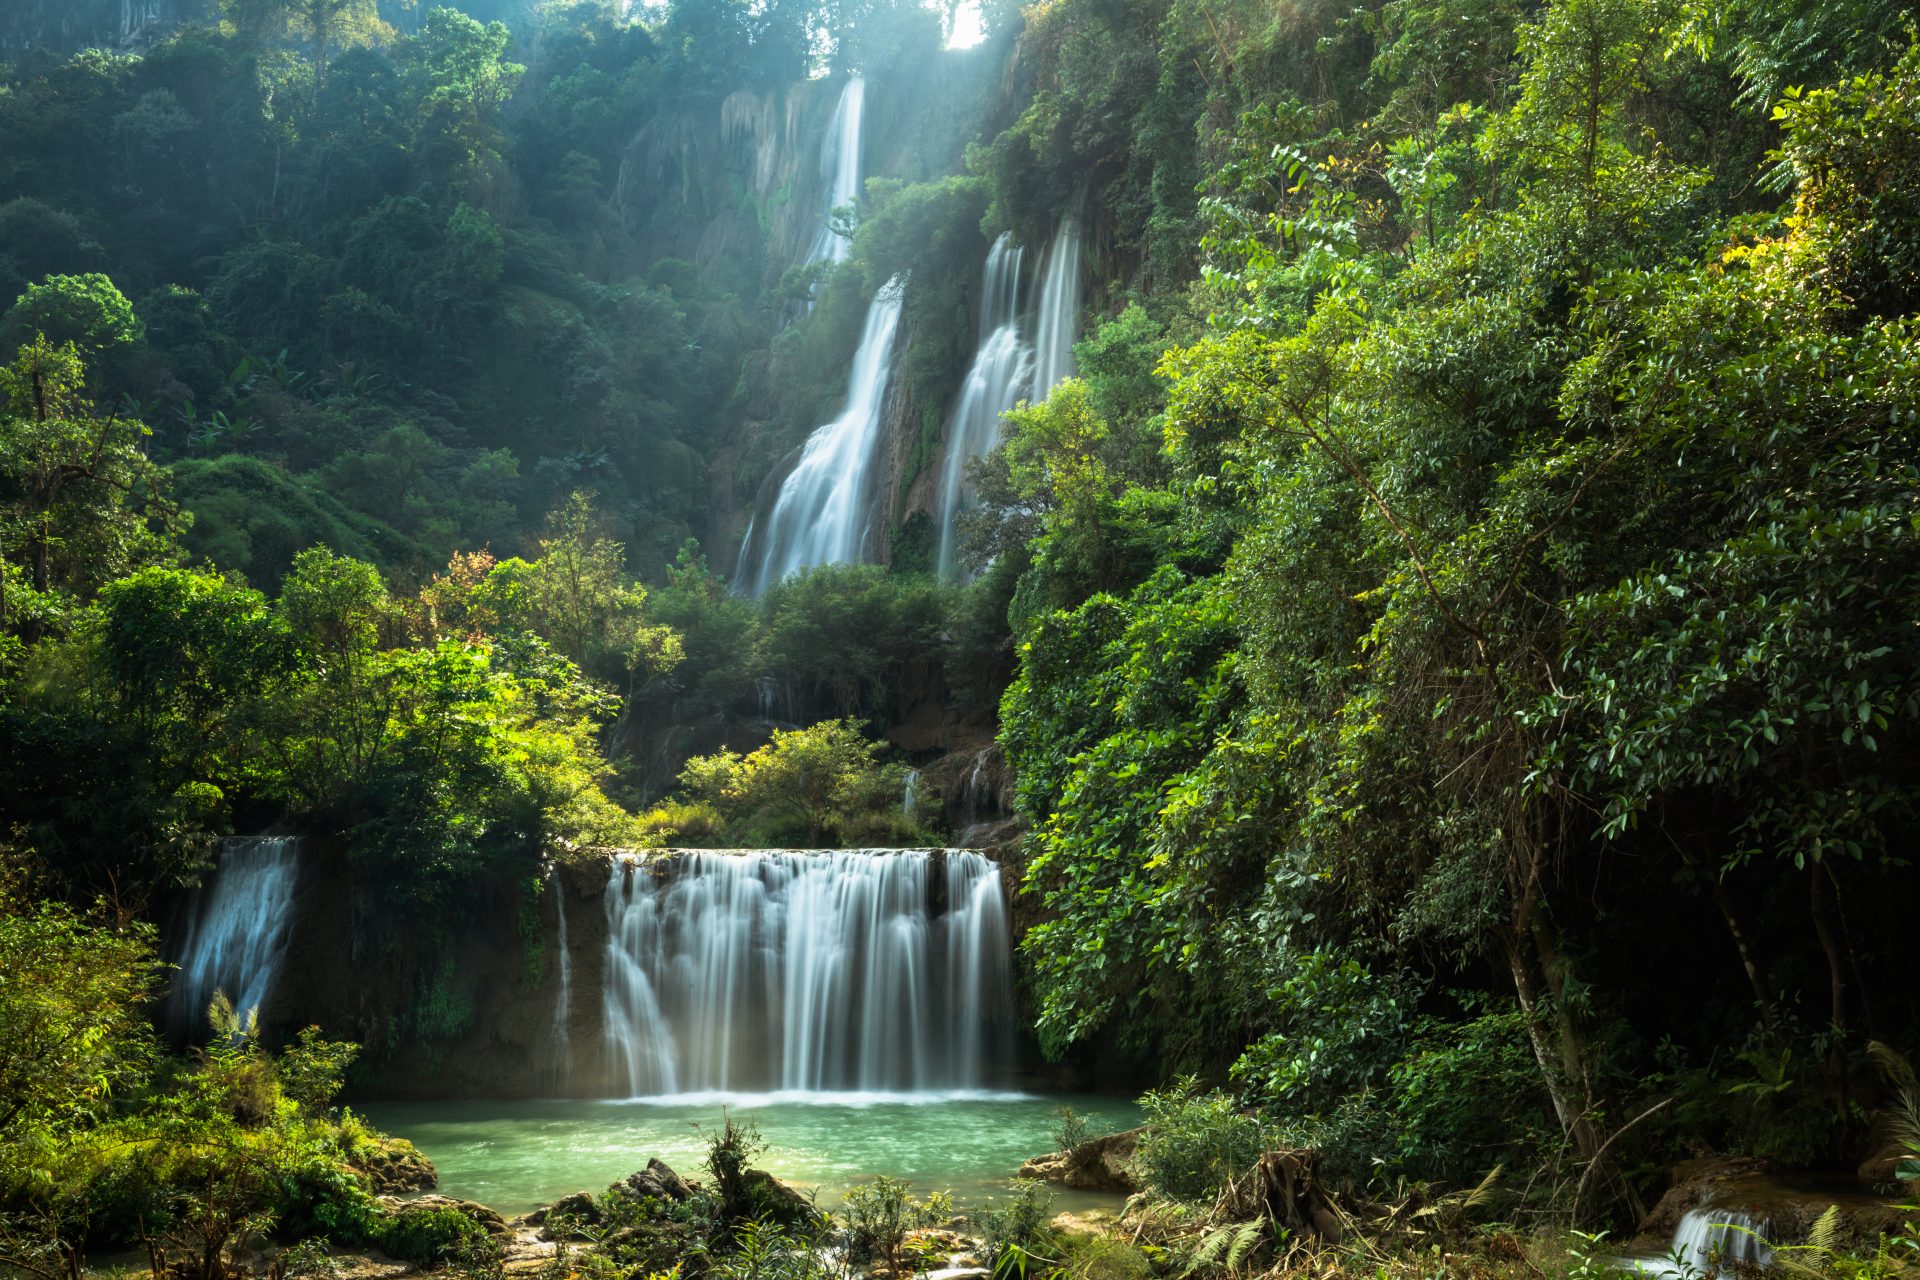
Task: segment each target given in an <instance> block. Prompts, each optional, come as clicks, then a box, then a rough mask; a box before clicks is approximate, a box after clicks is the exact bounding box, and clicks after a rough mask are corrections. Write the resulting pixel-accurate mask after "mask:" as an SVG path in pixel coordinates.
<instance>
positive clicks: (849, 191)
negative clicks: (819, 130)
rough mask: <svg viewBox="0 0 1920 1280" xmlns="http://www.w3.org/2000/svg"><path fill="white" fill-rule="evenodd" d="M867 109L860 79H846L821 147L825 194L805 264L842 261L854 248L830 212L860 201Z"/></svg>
mask: <svg viewBox="0 0 1920 1280" xmlns="http://www.w3.org/2000/svg"><path fill="white" fill-rule="evenodd" d="M866 107H867V82H866V81H865V80H863V79H862V78H860V77H859V76H849V77H847V83H846V84H845V85H843V86H842V87H841V89H840V101H839V102H838V103H836V104H835V105H834V108H833V119H832V120H831V121H829V122H828V124H827V133H826V137H825V139H824V140H823V141H822V142H821V145H820V185H821V188H822V189H823V190H824V191H825V192H826V203H825V205H824V206H823V207H822V209H821V210H820V230H819V231H818V232H816V233H815V235H814V239H813V248H812V249H811V251H809V252H808V254H807V263H808V265H811V264H813V263H816V262H844V261H846V257H847V254H848V253H849V252H850V251H851V250H852V248H853V245H852V243H851V242H850V241H849V240H848V239H847V238H846V237H845V236H843V235H840V234H839V233H837V232H836V231H834V229H833V211H834V210H835V209H840V208H844V207H846V206H847V205H850V204H853V203H854V202H855V201H857V200H859V198H860V129H861V125H862V123H863V122H864V119H865V116H866Z"/></svg>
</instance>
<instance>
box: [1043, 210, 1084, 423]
mask: <svg viewBox="0 0 1920 1280" xmlns="http://www.w3.org/2000/svg"><path fill="white" fill-rule="evenodd" d="M1079 323H1080V224H1079V223H1077V222H1076V221H1074V220H1073V219H1072V218H1071V217H1069V218H1066V219H1063V220H1062V221H1061V223H1060V230H1059V231H1057V232H1056V233H1055V234H1054V237H1053V246H1052V247H1051V248H1050V249H1048V250H1047V263H1046V274H1045V276H1044V278H1043V279H1042V281H1041V284H1040V316H1039V320H1038V328H1037V329H1036V331H1035V335H1034V344H1033V345H1034V349H1035V357H1034V380H1033V398H1034V399H1035V400H1044V399H1046V398H1047V393H1048V392H1050V391H1052V390H1053V389H1054V387H1056V386H1058V385H1059V383H1060V380H1061V379H1063V378H1071V377H1072V376H1073V373H1074V365H1073V340H1074V338H1075V337H1076V336H1077V334H1078V326H1079Z"/></svg>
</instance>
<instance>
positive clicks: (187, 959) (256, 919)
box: [169, 836, 300, 1038]
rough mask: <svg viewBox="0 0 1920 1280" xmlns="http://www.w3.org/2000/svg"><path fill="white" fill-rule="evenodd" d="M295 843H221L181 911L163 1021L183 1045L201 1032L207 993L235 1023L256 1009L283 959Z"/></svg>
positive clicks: (268, 839) (295, 872)
mask: <svg viewBox="0 0 1920 1280" xmlns="http://www.w3.org/2000/svg"><path fill="white" fill-rule="evenodd" d="M298 848H299V842H298V841H297V840H295V839H293V838H292V837H289V836H262V837H256V838H251V839H233V840H228V841H227V842H226V844H225V846H224V847H223V848H222V849H221V852H220V865H219V868H218V869H217V870H216V871H215V872H214V875H213V879H212V881H211V883H210V884H209V885H207V887H206V888H204V889H202V890H201V891H200V893H199V894H198V895H196V897H195V900H194V901H193V902H192V903H191V904H190V905H189V908H188V910H189V911H190V912H191V919H190V923H189V924H188V926H187V930H186V935H185V938H184V940H183V941H182V944H181V947H180V961H179V963H180V971H179V973H178V974H177V975H176V976H175V978H174V983H173V994H172V997H171V999H170V1002H169V1016H170V1018H171V1019H172V1022H173V1025H174V1027H175V1029H176V1030H177V1031H178V1032H180V1033H181V1034H182V1035H183V1036H185V1037H187V1038H193V1037H195V1036H198V1035H199V1034H201V1033H203V1032H205V1031H206V1029H207V1028H206V1025H205V1021H206V1016H207V1006H208V1004H209V1003H211V1002H212V1000H213V995H214V992H216V991H220V992H224V993H226V995H227V998H228V999H230V1000H231V1001H233V1007H234V1010H235V1011H236V1012H238V1013H239V1014H240V1015H241V1017H242V1018H244V1017H245V1016H246V1015H247V1014H248V1013H249V1012H250V1011H252V1010H256V1009H258V1008H259V1007H260V1005H261V1004H262V1002H264V1001H265V1000H266V998H267V994H268V993H269V992H270V991H271V990H272V988H273V980H274V977H275V976H276V974H277V973H278V971H279V968H280V961H281V959H282V957H284V955H285V954H286V948H287V926H288V925H289V923H290V922H291V921H292V918H293V894H294V888H295V885H296V884H297V882H298V881H299V878H300V876H299V872H300V864H299V860H298V857H297V854H298Z"/></svg>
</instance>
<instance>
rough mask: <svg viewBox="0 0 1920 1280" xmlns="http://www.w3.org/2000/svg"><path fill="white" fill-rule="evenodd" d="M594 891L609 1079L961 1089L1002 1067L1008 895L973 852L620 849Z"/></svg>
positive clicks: (712, 1088)
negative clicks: (602, 888)
mask: <svg viewBox="0 0 1920 1280" xmlns="http://www.w3.org/2000/svg"><path fill="white" fill-rule="evenodd" d="M936 862H940V863H943V864H944V870H945V883H944V885H943V886H942V887H943V888H944V889H945V898H946V906H947V909H946V910H945V911H944V912H942V913H940V914H935V907H936V901H935V896H934V894H933V888H934V886H933V884H932V881H931V877H932V875H933V871H934V867H935V865H936ZM606 903H607V925H608V935H607V963H606V974H607V986H606V994H605V1013H606V1053H607V1064H608V1068H609V1071H610V1073H611V1087H612V1088H613V1089H614V1090H615V1091H616V1092H620V1093H624V1094H626V1095H628V1096H630V1097H635V1098H655V1099H657V1098H661V1097H678V1098H685V1097H687V1096H690V1095H692V1096H697V1095H713V1096H715V1097H718V1096H723V1095H724V1096H729V1097H733V1096H740V1095H749V1094H760V1095H774V1096H778V1097H782V1098H800V1097H809V1096H813V1095H817V1094H822V1093H828V1092H831V1093H836V1094H841V1093H854V1094H862V1095H870V1096H873V1097H889V1096H893V1095H898V1094H909V1093H922V1092H926V1091H932V1090H946V1091H966V1092H968V1093H971V1092H973V1091H979V1090H982V1089H984V1088H986V1087H987V1086H989V1085H990V1084H991V1083H992V1082H993V1080H994V1079H995V1077H996V1076H997V1075H998V1073H999V1069H1000V1068H1001V1067H1002V1066H1003V1065H1004V1060H1005V1051H1006V1048H1007V1046H1008V1043H1009V1032H1010V1028H1011V1025H1012V993H1011V992H1012V989H1011V983H1010V976H1009V973H1008V959H1007V958H1008V951H1009V945H1010V942H1009V935H1008V930H1007V914H1006V900H1005V896H1004V893H1003V891H1002V889H1001V885H1000V875H999V868H998V867H997V866H996V865H995V864H993V863H991V862H989V861H988V860H987V859H986V858H984V857H982V856H981V855H980V854H978V853H975V852H972V851H970V850H947V851H945V852H944V853H942V854H938V855H936V854H935V853H934V852H932V851H928V850H906V851H887V850H867V851H858V852H856V851H842V852H822V853H795V852H762V853H717V852H709V851H704V850H696V851H687V852H682V853H678V854H675V855H673V856H671V857H666V858H656V859H652V860H647V859H642V858H639V857H636V856H632V855H622V856H621V857H619V858H618V859H616V860H615V862H614V864H613V869H612V873H611V878H610V880H609V882H608V885H607V895H606ZM956 1096H958V1095H956Z"/></svg>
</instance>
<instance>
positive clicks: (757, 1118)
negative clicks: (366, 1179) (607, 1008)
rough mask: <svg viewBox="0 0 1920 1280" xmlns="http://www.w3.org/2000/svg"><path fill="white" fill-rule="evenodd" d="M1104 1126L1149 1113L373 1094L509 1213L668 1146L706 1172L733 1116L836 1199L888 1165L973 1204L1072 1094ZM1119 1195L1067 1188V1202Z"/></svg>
mask: <svg viewBox="0 0 1920 1280" xmlns="http://www.w3.org/2000/svg"><path fill="white" fill-rule="evenodd" d="M1063 1103H1065V1104H1067V1105H1070V1106H1072V1107H1073V1108H1074V1109H1075V1110H1077V1111H1080V1112H1081V1113H1083V1114H1086V1115H1090V1116H1091V1117H1092V1118H1093V1119H1092V1128H1093V1131H1094V1132H1096V1133H1105V1132H1110V1131H1113V1130H1117V1129H1126V1128H1131V1127H1133V1126H1134V1125H1136V1124H1138V1123H1140V1111H1139V1108H1138V1107H1136V1106H1134V1105H1133V1104H1132V1103H1131V1102H1129V1101H1126V1100H1125V1099H1119V1098H1111V1097H1099V1096H1063V1095H1053V1096H1045V1097H1042V1096H1038V1095H1032V1094H1007V1093H1000V1094H983V1093H945V1094H924V1095H913V1094H792V1093H787V1094H780V1093H774V1094H702V1095H680V1096H676V1097H670V1098H658V1099H629V1100H625V1101H619V1102H579V1101H552V1102H420V1103H382V1104H377V1105H374V1106H369V1107H367V1108H366V1109H365V1115H366V1117H367V1119H368V1120H370V1121H371V1122H372V1123H373V1124H374V1125H376V1126H377V1127H379V1128H381V1129H383V1130H385V1131H387V1132H388V1133H392V1134H395V1135H397V1136H399V1137H403V1138H408V1139H411V1140H412V1141H413V1143H414V1144H415V1145H416V1146H418V1147H419V1148H420V1149H421V1150H422V1151H423V1152H425V1153H426V1155H427V1156H428V1157H429V1158H430V1159H431V1160H432V1161H433V1162H434V1164H435V1166H436V1167H437V1168H438V1169H439V1170H440V1190H441V1191H442V1192H444V1193H445V1194H447V1195H451V1196H458V1197H460V1198H462V1199H466V1200H477V1201H479V1202H480V1203H482V1204H485V1205H488V1206H490V1207H492V1208H494V1209H496V1210H498V1211H500V1212H502V1213H506V1214H515V1213H525V1212H527V1211H528V1210H530V1209H533V1208H535V1207H536V1206H539V1205H543V1204H549V1203H551V1202H552V1201H554V1200H557V1199H559V1198H560V1197H561V1196H563V1195H566V1194H567V1193H568V1192H572V1191H601V1190H604V1189H605V1188H606V1186H607V1185H608V1184H609V1183H611V1182H613V1181H614V1180H616V1179H618V1178H624V1177H625V1176H626V1175H628V1174H629V1173H632V1172H634V1171H635V1170H637V1169H640V1168H641V1167H643V1166H644V1165H645V1164H646V1163H647V1160H648V1158H649V1157H656V1156H657V1157H658V1158H660V1159H662V1160H664V1161H666V1162H667V1163H668V1164H670V1165H672V1166H673V1167H674V1168H675V1169H676V1170H678V1171H679V1172H680V1173H682V1174H683V1175H685V1176H687V1177H689V1178H701V1177H704V1176H705V1171H704V1170H703V1169H702V1168H701V1161H702V1160H703V1159H704V1158H705V1156H706V1150H707V1141H708V1138H709V1137H710V1136H711V1135H712V1133H713V1132H714V1130H715V1129H717V1128H718V1127H719V1125H720V1122H721V1118H722V1116H723V1114H724V1115H731V1116H732V1117H733V1118H734V1119H735V1120H736V1121H752V1122H753V1123H754V1125H756V1126H757V1127H758V1128H759V1130H760V1136H761V1137H762V1138H763V1139H765V1140H766V1143H767V1149H766V1151H765V1152H764V1153H763V1154H762V1155H761V1156H760V1158H759V1159H758V1160H756V1161H755V1163H756V1165H758V1166H759V1167H760V1168H763V1169H766V1170H768V1171H769V1172H771V1173H773V1174H775V1175H776V1176H778V1177H780V1178H784V1179H786V1180H787V1181H789V1182H793V1183H796V1184H798V1185H799V1186H802V1187H811V1188H815V1189H817V1190H818V1192H819V1196H820V1202H821V1203H822V1204H823V1205H832V1204H836V1203H838V1202H839V1200H840V1197H841V1195H842V1193H844V1192H845V1190H846V1188H847V1187H849V1186H851V1185H852V1184H854V1183H857V1182H861V1181H863V1180H865V1179H868V1178H871V1177H873V1176H874V1175H875V1174H881V1173H884V1174H890V1175H892V1176H893V1177H896V1178H905V1179H907V1180H908V1181H910V1182H912V1183H913V1184H914V1187H915V1188H916V1190H917V1191H919V1192H920V1193H922V1194H924V1193H925V1192H928V1191H951V1192H953V1194H954V1199H955V1200H956V1201H957V1202H958V1203H959V1204H960V1205H962V1206H968V1205H975V1204H978V1203H980V1202H981V1201H982V1200H984V1199H986V1198H987V1197H989V1196H995V1195H999V1194H1001V1193H1003V1192H1004V1191H1005V1190H1006V1184H1007V1181H1008V1179H1010V1178H1012V1177H1013V1174H1014V1171H1015V1170H1016V1169H1018V1168H1019V1167H1020V1163H1021V1161H1023V1160H1025V1159H1026V1158H1027V1157H1029V1156H1033V1155H1038V1154H1040V1153H1041V1152H1043V1151H1046V1150H1047V1149H1049V1148H1050V1147H1052V1145H1053V1137H1052V1135H1053V1128H1054V1124H1055V1121H1056V1119H1057V1116H1058V1112H1059V1108H1060V1106H1061V1104H1063ZM1118 1200H1119V1198H1118V1197H1116V1196H1105V1195H1099V1194H1096V1193H1092V1192H1072V1191H1063V1190H1058V1189H1056V1192H1055V1202H1056V1204H1057V1205H1058V1207H1060V1208H1063V1209H1068V1208H1082V1207H1090V1206H1094V1205H1116V1204H1117V1203H1118Z"/></svg>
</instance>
